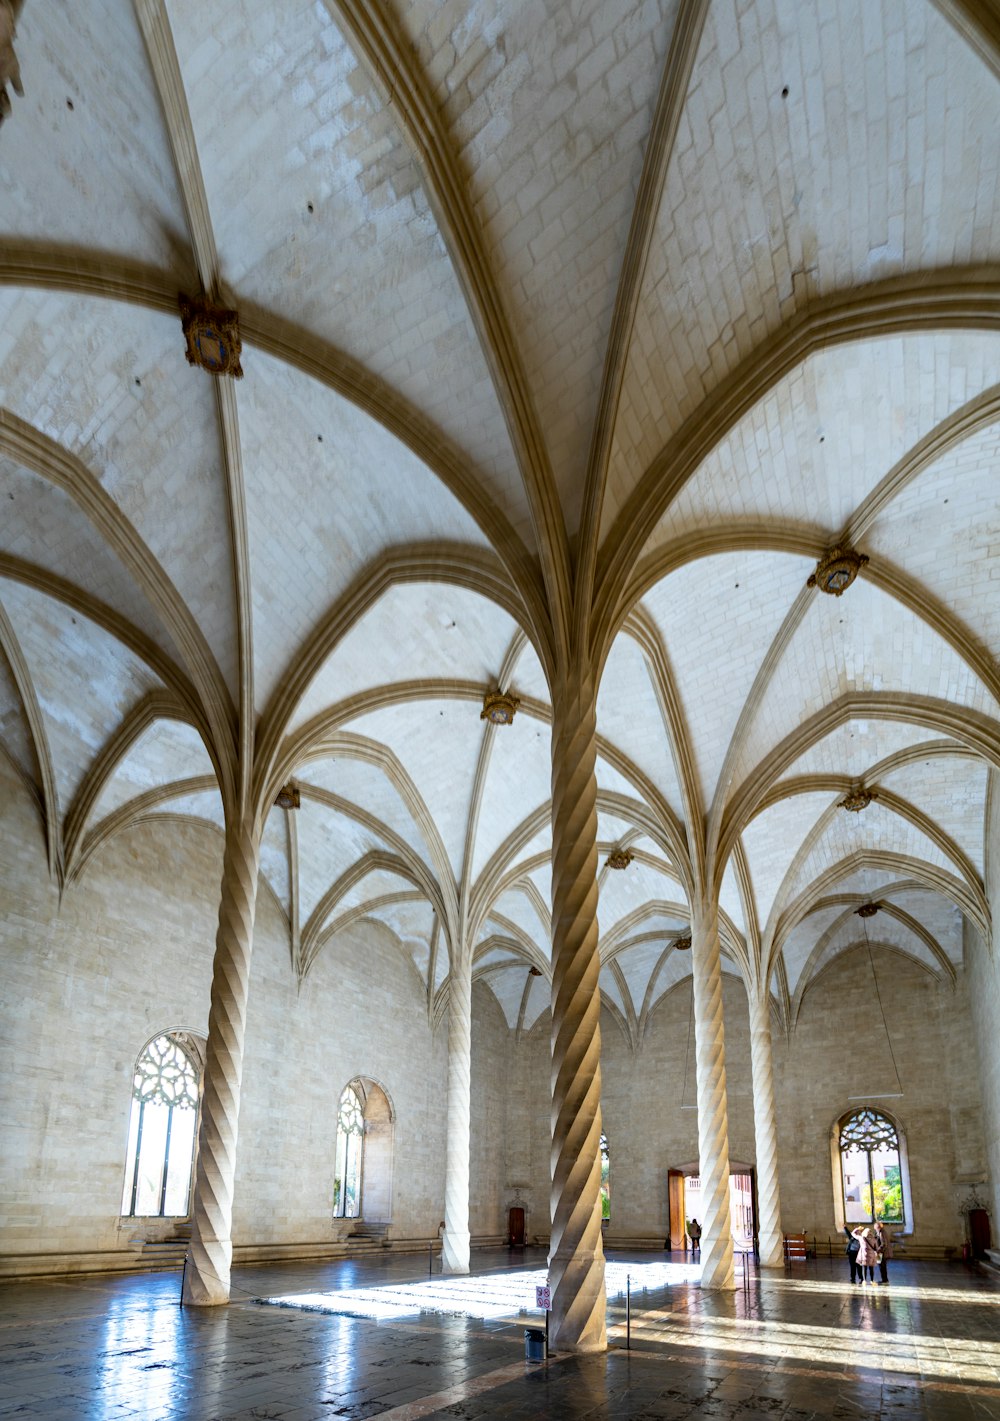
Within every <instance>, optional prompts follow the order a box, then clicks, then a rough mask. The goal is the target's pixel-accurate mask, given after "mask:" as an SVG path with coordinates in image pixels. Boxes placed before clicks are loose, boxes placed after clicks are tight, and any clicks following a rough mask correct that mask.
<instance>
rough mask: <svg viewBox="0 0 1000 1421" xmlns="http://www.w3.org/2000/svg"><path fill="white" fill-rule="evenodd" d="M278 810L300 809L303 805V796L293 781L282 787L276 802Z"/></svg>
mask: <svg viewBox="0 0 1000 1421" xmlns="http://www.w3.org/2000/svg"><path fill="white" fill-rule="evenodd" d="M274 804H275V808H276V809H299V808H300V807H301V805H302V795H301V794H300V793H299V787H298V785H297V784H293V783H292V781H291V780H289V781H288V783H287V784H286V785H282V786H281V788H280V789H279V790H278V797H277V799H276V800H275V801H274Z"/></svg>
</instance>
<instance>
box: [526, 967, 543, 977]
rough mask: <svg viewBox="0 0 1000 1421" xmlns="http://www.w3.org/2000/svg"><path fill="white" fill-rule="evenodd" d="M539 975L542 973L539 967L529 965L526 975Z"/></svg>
mask: <svg viewBox="0 0 1000 1421" xmlns="http://www.w3.org/2000/svg"><path fill="white" fill-rule="evenodd" d="M541 975H542V969H541V968H540V967H529V968H528V976H529V977H540V976H541Z"/></svg>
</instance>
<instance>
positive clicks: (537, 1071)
mask: <svg viewBox="0 0 1000 1421" xmlns="http://www.w3.org/2000/svg"><path fill="white" fill-rule="evenodd" d="M995 802H1000V801H997V800H995ZM998 841H1000V840H998V838H997V836H996V835H994V836H993V842H994V843H997V842H998ZM221 860H222V843H221V838H220V836H219V835H218V834H217V833H216V832H214V831H212V830H210V829H208V828H207V827H202V826H199V825H196V824H193V823H186V822H181V821H171V820H164V821H163V822H162V823H160V824H155V825H154V824H145V825H140V826H137V827H135V828H133V829H132V830H130V831H129V832H127V833H126V834H124V835H122V836H121V837H119V838H118V839H116V840H114V841H113V842H112V843H111V844H110V845H108V846H106V847H105V848H104V849H103V850H102V852H101V853H100V855H99V856H98V857H97V858H96V859H95V860H94V862H92V863H91V865H90V867H89V869H88V872H87V874H86V875H85V877H84V878H83V880H82V881H81V882H80V883H77V884H74V885H73V886H72V887H71V888H70V889H68V890H67V892H66V893H65V894H64V896H63V899H62V902H61V903H60V901H59V896H58V894H57V892H56V890H55V889H54V888H53V886H52V885H51V883H50V881H49V878H48V871H47V867H46V861H45V847H44V843H43V840H42V836H41V832H40V829H39V823H38V818H37V815H36V814H35V812H34V809H33V807H32V804H31V801H30V798H29V796H28V795H27V793H26V791H25V790H24V787H23V785H22V784H21V783H20V782H19V781H18V780H17V779H16V778H15V777H14V776H13V775H12V774H10V772H9V771H8V770H6V769H4V768H2V767H0V961H2V983H3V987H2V991H3V996H2V1002H0V1012H2V1020H0V1196H2V1198H3V1201H4V1215H3V1224H2V1230H3V1231H2V1242H0V1252H2V1253H3V1254H5V1255H8V1256H9V1255H12V1254H16V1255H21V1256H24V1255H35V1254H51V1255H55V1256H58V1257H64V1258H66V1259H68V1258H70V1257H71V1256H75V1255H81V1256H82V1255H84V1254H87V1255H101V1254H106V1253H109V1252H110V1253H115V1252H117V1253H119V1254H120V1255H122V1256H124V1255H125V1254H127V1253H128V1251H129V1241H130V1239H131V1238H133V1237H134V1236H136V1234H137V1232H139V1230H137V1227H136V1225H135V1223H134V1222H132V1221H129V1220H125V1221H124V1222H122V1221H120V1217H119V1207H120V1200H121V1190H122V1184H123V1178H124V1172H125V1146H126V1134H127V1127H128V1114H129V1100H130V1095H129V1092H130V1081H131V1072H132V1067H133V1063H134V1060H135V1057H136V1055H137V1054H138V1052H139V1050H140V1049H141V1048H142V1046H143V1045H144V1044H145V1042H146V1041H147V1040H149V1038H150V1037H151V1036H152V1035H154V1034H156V1033H157V1032H158V1031H161V1030H165V1029H168V1028H187V1029H190V1030H193V1031H197V1032H201V1033H204V1032H205V1030H206V1027H207V1016H208V996H209V988H210V982H211V961H212V950H213V943H214V936H215V925H216V915H217V907H218V892H219V880H220V874H221ZM992 877H993V883H994V885H995V884H996V882H997V880H998V879H1000V873H996V872H994V874H993V876H992ZM995 891H996V890H995V888H994V892H995ZM994 910H995V911H998V912H1000V903H994ZM966 959H967V968H966V972H965V973H964V974H961V975H960V979H959V983H958V987H957V989H956V990H952V988H951V987H950V986H949V985H947V984H939V983H936V982H935V981H934V980H933V979H932V978H930V977H929V976H928V974H927V973H925V972H923V971H922V970H921V969H919V968H918V967H916V966H915V965H914V964H913V963H911V962H910V961H908V960H906V959H904V958H902V957H899V956H895V955H892V956H890V955H886V954H881V955H880V956H879V959H878V967H879V973H880V983H881V985H882V993H883V1000H884V1001H885V1003H886V1010H887V1015H888V1019H889V1025H890V1030H891V1034H892V1042H893V1047H894V1049H895V1052H896V1060H897V1063H898V1066H899V1073H900V1077H901V1081H902V1085H903V1090H904V1096H903V1099H902V1100H900V1101H898V1102H895V1101H890V1102H885V1104H886V1105H887V1106H888V1107H890V1108H891V1109H892V1112H893V1113H894V1114H896V1115H897V1116H898V1118H899V1120H900V1122H901V1124H902V1126H903V1128H904V1129H905V1131H906V1137H907V1143H908V1149H909V1162H910V1174H911V1182H912V1190H913V1200H914V1222H915V1226H916V1234H915V1238H914V1242H915V1243H917V1244H918V1245H919V1244H925V1243H926V1244H930V1245H949V1244H958V1243H960V1242H961V1241H962V1229H961V1217H960V1215H959V1212H958V1205H959V1204H960V1202H961V1199H962V1198H963V1197H964V1195H965V1193H966V1192H967V1188H968V1184H969V1183H970V1182H973V1181H975V1180H977V1179H982V1178H985V1177H986V1176H987V1172H988V1171H989V1172H990V1173H991V1177H992V1179H993V1180H994V1181H996V1180H997V1179H998V1178H1000V1051H998V1050H997V1047H996V1042H997V1040H998V1039H1000V974H998V972H997V968H996V964H995V962H994V961H992V960H991V959H990V957H989V955H988V954H987V953H986V951H985V950H984V948H983V945H982V943H981V942H979V940H978V938H977V937H976V935H975V934H973V933H969V934H967V950H966ZM724 1007H725V1024H726V1051H727V1079H728V1090H729V1112H730V1114H729V1122H730V1153H731V1156H732V1158H733V1159H734V1161H739V1162H745V1163H752V1162H753V1160H754V1155H755V1152H754V1135H753V1112H752V1100H751V1094H750V1052H749V1037H748V1022H747V1006H746V998H745V993H744V990H743V986H742V983H741V982H740V981H739V980H738V979H736V978H734V977H733V976H732V975H730V974H726V976H725V979H724ZM689 1022H690V987H689V985H687V984H682V985H681V986H679V987H677V988H675V989H674V990H673V991H672V992H671V993H670V994H669V995H668V996H667V997H666V998H665V999H664V1001H663V1002H661V1004H660V1005H659V1006H658V1007H657V1009H656V1011H655V1012H654V1013H653V1015H652V1017H651V1019H650V1021H649V1025H648V1029H647V1032H646V1037H645V1040H644V1041H643V1043H642V1045H641V1047H640V1048H639V1050H638V1051H637V1052H636V1053H635V1054H634V1055H633V1054H632V1051H631V1049H630V1047H629V1044H628V1042H627V1041H626V1040H625V1037H624V1036H623V1034H622V1032H621V1030H620V1028H619V1027H618V1025H617V1024H616V1022H615V1020H614V1019H613V1018H612V1017H611V1016H610V1015H609V1014H608V1013H605V1014H604V1016H603V1018H602V1038H603V1048H602V1072H603V1110H604V1128H605V1131H606V1134H607V1137H608V1141H609V1146H610V1151H611V1190H612V1223H611V1230H612V1235H611V1236H612V1237H613V1238H620V1239H622V1240H626V1239H628V1238H635V1239H638V1238H648V1239H655V1238H657V1237H664V1236H665V1234H666V1227H667V1200H666V1174H667V1170H668V1169H669V1168H671V1167H677V1166H683V1165H687V1164H691V1163H692V1162H693V1161H694V1160H695V1159H696V1157H697V1115H696V1112H695V1111H693V1110H689V1109H683V1108H682V1107H683V1106H685V1105H691V1104H693V1103H694V1099H695V1096H694V1047H693V1041H692V1044H691V1047H690V1062H689V1066H688V1084H687V1094H686V1096H685V1090H684V1072H685V1058H686V1056H687V1053H688V1028H689ZM247 1043H248V1045H247V1059H246V1066H245V1073H244V1094H243V1105H242V1111H241V1119H240V1132H241V1134H240V1159H239V1167H238V1172H237V1182H236V1194H235V1215H234V1241H235V1243H236V1245H237V1248H241V1247H242V1248H244V1249H246V1248H251V1247H256V1246H259V1247H260V1248H261V1249H262V1250H265V1251H267V1250H272V1251H273V1250H280V1248H281V1247H282V1246H285V1245H292V1244H324V1243H335V1242H336V1240H337V1239H338V1238H339V1237H340V1236H341V1235H342V1234H343V1233H345V1232H346V1231H347V1226H345V1225H344V1223H343V1222H339V1221H334V1220H333V1219H332V1217H331V1196H332V1178H333V1151H334V1139H335V1119H336V1106H337V1101H338V1099H339V1095H340V1092H341V1090H342V1089H343V1086H344V1085H345V1084H346V1083H347V1081H349V1080H350V1079H351V1078H352V1077H354V1076H357V1075H362V1076H366V1077H369V1078H371V1079H374V1080H376V1081H378V1082H379V1083H380V1084H381V1085H382V1086H383V1088H384V1089H385V1091H386V1093H387V1095H388V1097H389V1100H390V1101H391V1102H392V1106H393V1111H394V1117H395V1119H394V1129H393V1155H394V1161H393V1188H392V1216H391V1233H392V1236H393V1237H395V1238H397V1239H404V1238H426V1237H429V1236H433V1235H435V1234H436V1230H437V1225H438V1222H439V1221H440V1219H441V1218H442V1217H443V1196H444V1139H445V1112H446V1106H447V1091H446V1080H447V1076H446V1049H447V1030H446V1024H445V1023H444V1022H443V1021H442V1022H441V1024H439V1025H438V1027H437V1029H436V1030H434V1029H432V1026H431V1023H430V1022H429V1021H428V1015H427V1009H426V1000H425V996H424V990H423V986H422V984H421V982H420V980H419V978H418V976H417V974H416V972H415V970H414V968H413V966H412V963H411V961H410V959H409V958H408V957H407V956H406V955H405V954H404V953H403V952H401V951H400V950H399V948H398V947H397V946H396V945H395V942H394V940H393V938H392V935H391V934H390V933H389V932H388V931H387V930H386V929H384V928H382V927H380V926H378V925H375V924H370V923H365V924H362V925H360V926H359V927H358V928H357V929H356V930H355V931H354V932H353V933H352V934H351V935H350V936H348V935H344V936H343V937H341V938H338V939H335V940H334V941H333V942H331V943H330V944H328V946H327V947H326V949H325V950H324V952H323V953H322V954H321V956H320V957H319V959H318V960H317V961H316V963H315V964H314V966H313V968H312V970H311V972H310V974H309V976H308V977H307V979H306V981H305V982H304V983H303V984H302V986H301V988H298V987H297V986H296V983H295V981H294V979H293V977H292V974H291V970H290V965H289V949H288V941H287V930H286V926H285V923H284V920H283V917H282V915H281V913H280V910H279V909H278V906H277V904H276V903H275V901H274V899H273V898H272V897H271V895H270V894H269V893H268V892H267V891H262V892H261V894H260V897H259V900H258V915H257V931H256V934H255V950H254V957H253V964H252V976H251V990H250V1004H249V1016H248V1024H247ZM774 1068H775V1089H776V1099H777V1111H778V1121H779V1130H780V1170H781V1192H782V1214H783V1221H784V1225H785V1227H786V1229H789V1230H803V1231H806V1232H808V1233H810V1234H817V1235H819V1236H820V1237H821V1238H822V1237H826V1236H827V1235H829V1234H832V1233H834V1231H835V1227H836V1216H835V1207H834V1192H833V1183H832V1177H831V1168H830V1162H829V1161H830V1154H829V1140H830V1130H831V1126H832V1125H833V1122H834V1121H835V1120H836V1119H837V1118H838V1116H839V1115H841V1114H843V1113H844V1112H845V1111H846V1110H847V1109H848V1097H849V1096H850V1095H856V1094H864V1093H866V1092H872V1093H880V1092H883V1091H886V1090H891V1089H894V1080H893V1078H892V1074H891V1065H890V1063H889V1059H888V1054H887V1050H886V1045H885V1038H884V1034H883V1032H882V1029H881V1024H880V1021H879V1019H878V1015H877V1008H873V1007H872V1004H871V1000H870V982H869V968H868V964H867V960H866V958H865V957H864V955H863V954H862V953H859V952H857V951H856V952H854V953H852V954H847V955H846V956H844V957H842V958H839V959H837V960H836V961H835V963H834V964H833V965H832V966H831V967H830V968H828V969H827V970H826V971H825V972H824V973H823V974H822V976H821V977H820V978H819V980H818V981H817V982H816V983H815V984H814V985H813V987H812V988H811V989H810V991H809V992H808V993H807V995H806V997H805V1000H804V1003H803V1007H802V1012H801V1015H800V1018H799V1021H798V1023H797V1025H796V1029H795V1031H794V1032H793V1034H792V1035H791V1037H790V1039H789V1040H788V1041H785V1040H784V1039H783V1037H782V1036H781V1035H780V1034H779V1033H776V1036H775V1043H774ZM550 1074H551V1072H550V1062H549V1019H548V1014H547V1013H544V1014H543V1016H542V1017H541V1018H540V1019H539V1020H538V1022H537V1023H536V1024H535V1026H534V1028H533V1029H532V1030H531V1031H530V1032H525V1033H524V1034H523V1035H522V1036H521V1037H520V1039H518V1038H516V1037H515V1035H514V1034H513V1033H512V1032H510V1031H509V1030H508V1028H507V1026H506V1022H505V1021H504V1018H503V1015H502V1013H501V1011H500V1009H499V1007H498V1005H497V1003H496V1001H495V999H494V998H493V996H492V994H491V993H490V992H489V989H488V988H487V987H486V986H485V985H484V984H482V983H477V985H476V987H475V989H474V992H473V1054H472V1122H473V1140H472V1160H471V1201H470V1202H471V1210H470V1214H471V1217H470V1226H471V1230H472V1233H473V1236H474V1237H476V1236H480V1237H482V1236H486V1237H495V1236H497V1235H499V1234H502V1233H503V1232H504V1231H505V1228H506V1211H507V1209H508V1208H509V1207H510V1205H511V1204H521V1205H523V1206H524V1207H525V1209H526V1211H527V1229H528V1235H529V1238H530V1237H533V1236H537V1237H540V1238H543V1239H544V1238H546V1237H547V1235H548V1208H549V1113H550V1112H549V1083H550ZM983 1107H985V1109H984V1108H983ZM993 1201H994V1217H1000V1197H998V1195H997V1193H996V1190H995V1185H994V1195H993Z"/></svg>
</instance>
